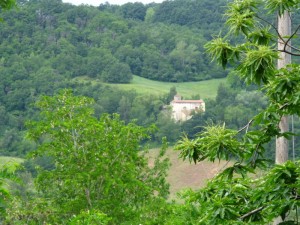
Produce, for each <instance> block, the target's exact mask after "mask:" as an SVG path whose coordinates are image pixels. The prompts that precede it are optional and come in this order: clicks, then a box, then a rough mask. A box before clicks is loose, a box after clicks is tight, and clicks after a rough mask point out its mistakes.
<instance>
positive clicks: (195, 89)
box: [75, 76, 225, 99]
mask: <svg viewBox="0 0 300 225" xmlns="http://www.w3.org/2000/svg"><path fill="white" fill-rule="evenodd" d="M75 79H76V80H77V81H79V82H88V81H91V82H92V83H94V84H96V83H101V82H100V81H96V80H92V79H89V78H88V77H79V78H75ZM222 82H225V78H221V79H213V80H205V81H198V82H184V83H172V82H161V81H153V80H149V79H146V78H142V77H139V76H133V80H132V81H131V82H130V83H129V84H105V85H108V86H111V87H117V88H120V89H123V90H135V91H136V92H137V93H140V94H154V95H162V94H165V93H168V92H169V90H170V88H171V87H176V90H177V93H178V94H180V95H181V96H183V97H184V98H185V99H188V98H190V97H191V96H193V95H200V97H201V98H202V99H207V98H210V99H214V98H215V97H216V95H217V90H218V86H219V85H220V83H222ZM102 84H103V83H102Z"/></svg>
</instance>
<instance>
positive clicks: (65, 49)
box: [0, 0, 227, 156]
mask: <svg viewBox="0 0 300 225" xmlns="http://www.w3.org/2000/svg"><path fill="white" fill-rule="evenodd" d="M180 2H181V1H174V2H173V1H172V2H168V1H167V2H165V3H163V4H150V5H143V4H141V3H128V4H125V5H123V6H115V5H109V4H102V5H100V6H99V7H90V6H85V5H81V6H73V5H70V4H65V3H62V2H61V1H59V0H52V1H47V0H42V1H34V0H32V1H18V4H17V7H16V8H13V9H11V10H9V11H3V12H2V18H3V21H4V22H2V23H1V24H0V32H1V35H0V49H1V50H0V58H1V60H0V61H1V68H0V76H1V77H0V79H1V83H0V85H1V88H0V89H1V92H0V102H1V105H0V107H1V108H0V112H1V113H0V115H1V120H0V121H1V128H0V134H1V135H0V151H1V152H2V154H4V155H15V156H18V155H19V156H20V155H25V154H26V152H27V151H29V150H30V148H32V147H33V146H32V145H31V144H30V143H28V141H27V140H25V139H24V138H23V134H22V133H24V130H25V126H24V122H25V121H26V120H27V119H29V118H34V117H36V110H35V109H34V108H33V103H34V102H35V101H36V100H37V99H38V98H39V96H40V95H42V94H43V95H44V94H45V95H53V94H54V93H57V91H58V90H60V89H62V88H71V89H73V90H74V92H75V93H76V94H81V95H85V96H89V97H93V98H94V99H95V100H96V106H95V108H96V114H97V115H98V116H99V115H101V114H102V113H105V112H106V113H115V112H117V113H120V114H121V118H122V119H124V120H125V121H127V122H129V121H131V120H132V119H135V120H137V123H138V124H140V125H149V124H151V123H157V125H158V126H160V127H161V126H166V127H165V128H164V129H161V134H159V133H158V134H157V135H158V136H157V137H156V139H157V140H159V139H160V138H161V137H162V136H164V135H166V134H165V133H166V132H167V130H168V129H169V128H170V127H169V128H167V127H168V126H173V127H174V129H173V130H174V131H177V132H174V135H172V134H168V135H167V136H169V139H170V141H175V140H176V137H178V136H179V133H180V130H181V128H180V127H179V126H178V125H176V124H173V123H172V121H169V124H166V123H165V121H166V120H165V119H159V117H160V116H163V115H160V109H161V108H162V106H163V105H164V104H168V103H169V101H170V100H171V99H172V96H160V97H157V96H138V95H137V94H136V93H134V91H132V92H124V91H121V90H116V89H113V90H112V88H109V87H106V86H104V85H100V84H98V85H96V86H95V85H93V83H80V82H77V81H74V78H76V77H82V76H84V77H89V78H91V79H98V80H99V81H101V82H121V83H126V82H130V80H131V79H132V75H133V74H134V75H137V76H143V77H146V78H149V79H154V80H161V81H172V82H183V81H196V80H204V79H211V78H218V77H224V76H226V74H227V72H226V71H224V70H222V69H220V68H218V67H217V66H216V65H215V64H214V63H210V61H211V60H210V59H209V58H208V56H207V55H206V54H205V50H204V47H203V45H204V44H205V43H206V41H207V40H208V39H209V38H211V36H212V35H213V34H214V32H216V31H219V30H220V29H221V26H222V23H221V19H220V18H221V16H220V13H221V12H219V10H222V7H219V5H220V4H221V2H218V1H216V2H215V3H216V5H215V7H211V6H210V4H211V3H210V4H208V6H209V7H208V8H203V4H204V2H203V1H196V2H198V3H197V4H198V6H197V9H199V10H203V12H202V11H200V14H201V15H207V14H209V15H215V16H214V17H213V18H214V20H213V21H209V20H208V18H207V16H201V17H199V15H200V14H197V13H195V14H194V16H195V17H191V15H192V14H191V13H190V12H189V11H186V5H185V4H190V5H191V6H190V8H194V7H195V5H194V4H196V2H195V1H187V2H186V3H185V4H181V5H180V7H179V5H178V4H179V3H180ZM207 2H208V1H207ZM172 8H173V9H176V10H179V11H178V12H177V14H178V20H172V21H170V20H169V19H168V18H167V17H166V15H174V13H173V12H171V11H170V10H172ZM180 9H182V11H180ZM183 9H185V10H183ZM207 10H211V12H209V13H208V12H207ZM162 15H164V17H162ZM182 17H187V18H184V19H183V18H182ZM184 21H185V22H184ZM192 21H193V22H192ZM200 21H202V22H200ZM183 23H186V24H183ZM199 23H201V24H202V23H203V24H207V23H211V26H210V28H211V29H207V27H201V26H200V27H199ZM192 24H194V25H192ZM195 24H198V27H197V26H195ZM159 115H160V116H159ZM163 121H164V122H163ZM167 121H168V120H167ZM162 130H165V132H162ZM172 136H173V137H172ZM154 139H155V138H154Z"/></svg>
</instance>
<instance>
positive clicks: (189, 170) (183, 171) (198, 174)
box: [149, 147, 227, 199]
mask: <svg viewBox="0 0 300 225" xmlns="http://www.w3.org/2000/svg"><path fill="white" fill-rule="evenodd" d="M158 152H159V150H158V149H151V150H150V151H149V158H150V161H149V162H150V165H151V163H152V160H151V159H153V158H154V157H155V156H156V155H157V154H158ZM166 156H167V157H168V158H169V159H170V162H171V167H170V169H169V171H168V177H167V180H168V182H169V184H170V198H171V199H176V193H178V192H179V191H180V190H183V189H186V188H191V189H198V188H201V187H204V186H205V184H206V183H207V181H208V180H209V179H211V178H213V177H214V176H215V175H216V174H217V173H219V172H220V171H222V170H224V169H225V168H226V165H227V162H226V161H221V162H218V161H216V162H215V163H212V162H208V161H203V162H199V163H197V164H196V165H195V164H194V163H190V162H189V161H183V160H182V159H181V158H179V151H174V150H173V149H172V148H171V147H170V148H169V149H168V150H167V153H166Z"/></svg>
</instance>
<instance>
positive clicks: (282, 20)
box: [273, 11, 292, 225]
mask: <svg viewBox="0 0 300 225" xmlns="http://www.w3.org/2000/svg"><path fill="white" fill-rule="evenodd" d="M278 33H279V35H280V36H281V37H282V38H284V39H285V40H287V38H286V37H289V36H290V35H291V17H290V14H289V12H288V11H285V12H284V14H283V15H281V16H278ZM289 46H290V43H288V45H286V44H285V43H284V42H283V41H282V40H281V39H280V38H279V39H278V50H287V51H289V52H290V51H291V48H290V47H289ZM279 57H280V58H279V59H278V64H277V66H278V69H280V68H282V67H285V66H286V65H287V64H290V63H291V61H292V60H291V55H290V54H288V53H285V52H281V53H280V55H279ZM279 128H280V131H281V132H282V133H283V132H288V131H289V122H288V115H285V116H283V117H282V118H281V121H280V123H279ZM287 160H288V140H287V139H286V138H284V137H277V138H276V156H275V162H276V164H282V163H284V162H286V161H287ZM280 222H282V219H281V217H278V218H276V219H275V220H274V221H273V224H274V225H277V224H279V223H280Z"/></svg>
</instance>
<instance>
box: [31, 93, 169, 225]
mask: <svg viewBox="0 0 300 225" xmlns="http://www.w3.org/2000/svg"><path fill="white" fill-rule="evenodd" d="M37 105H38V107H39V108H40V109H41V116H42V117H41V120H40V121H38V122H31V123H29V124H28V126H29V133H28V136H29V137H30V138H31V139H33V140H35V141H37V142H38V143H40V142H41V143H42V144H41V145H40V146H39V147H38V149H37V150H36V151H35V152H34V153H33V154H32V157H36V156H48V157H50V158H52V159H53V161H54V164H55V168H54V169H53V170H50V171H49V170H42V169H40V172H39V173H38V176H37V179H36V187H37V190H38V191H39V192H40V193H42V194H43V196H44V197H45V198H47V199H49V200H50V201H51V202H52V207H53V208H54V209H55V210H54V211H58V212H59V215H58V216H57V218H58V219H57V218H56V220H57V221H61V222H62V221H64V220H66V219H71V218H72V215H75V216H76V215H78V217H76V218H78V220H79V219H80V218H82V216H83V215H85V214H88V213H87V211H88V210H96V211H95V212H97V213H98V214H99V212H100V214H101V212H103V213H104V214H106V215H107V216H108V217H111V218H112V221H113V223H115V224H120V223H121V222H123V223H125V222H126V221H131V220H134V219H136V218H141V217H142V216H143V215H144V216H145V215H146V214H147V213H151V212H144V211H143V208H144V207H146V206H147V207H148V205H149V204H150V205H151V204H154V202H155V201H160V199H164V198H166V197H167V195H168V184H167V183H166V179H165V177H166V169H167V168H168V160H167V159H161V157H163V155H164V150H163V151H162V152H161V154H160V156H159V158H157V160H155V163H154V167H149V165H148V161H147V159H146V158H145V157H144V154H143V151H141V150H142V148H141V145H140V143H141V141H145V140H146V139H147V138H148V137H149V135H150V133H151V130H152V128H143V127H140V126H137V125H135V124H133V123H129V124H127V125H125V122H124V121H121V120H120V118H119V115H117V114H114V115H106V114H104V115H102V116H101V118H100V119H99V120H98V119H97V118H96V117H94V116H93V107H92V105H93V100H92V99H90V98H86V97H80V96H74V95H72V93H71V92H70V91H68V90H64V91H62V92H61V93H60V94H59V95H57V96H54V97H43V98H42V99H41V100H40V101H39V102H38V104H37ZM49 210H50V209H49ZM97 210H98V211H97ZM141 212H143V215H142V214H141ZM97 213H96V214H97ZM96 214H95V215H94V214H93V215H94V216H97V215H98V214H97V215H96ZM100 214H99V215H100ZM79 215H80V216H79ZM93 215H91V218H92V217H94V216H93ZM101 215H102V214H101ZM101 215H100V216H101ZM59 219H60V220H59ZM57 221H56V222H57ZM73 221H77V220H76V219H74V220H73ZM47 222H51V221H47Z"/></svg>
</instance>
